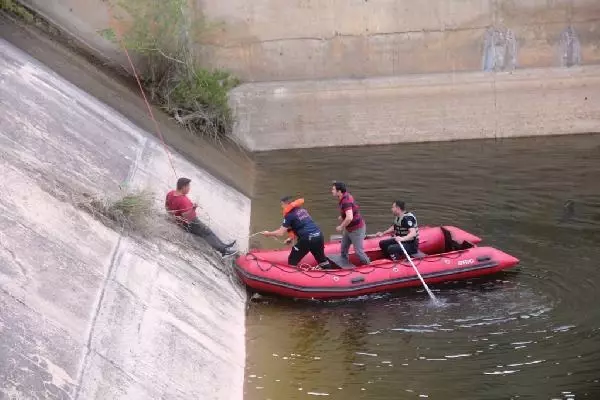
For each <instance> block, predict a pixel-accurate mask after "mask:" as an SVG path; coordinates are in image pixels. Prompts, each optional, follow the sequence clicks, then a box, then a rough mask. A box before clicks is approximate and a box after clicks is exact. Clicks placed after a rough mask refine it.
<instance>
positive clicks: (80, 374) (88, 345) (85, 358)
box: [74, 234, 123, 400]
mask: <svg viewBox="0 0 600 400" xmlns="http://www.w3.org/2000/svg"><path fill="white" fill-rule="evenodd" d="M122 238H123V235H122V234H119V239H118V240H117V244H116V246H115V249H114V250H113V254H112V256H111V260H110V264H109V269H108V272H107V274H106V277H105V278H104V282H103V283H102V290H101V291H100V298H99V299H98V303H97V304H96V308H95V309H94V315H93V317H92V321H91V324H90V330H89V333H88V337H87V341H86V345H85V347H86V352H85V354H84V356H83V361H82V365H81V368H80V369H79V372H78V373H77V380H76V385H77V386H76V387H77V388H76V389H75V397H74V398H75V400H77V399H79V394H80V392H81V383H82V380H83V375H84V374H85V371H86V370H87V368H88V364H89V359H90V354H91V352H92V351H94V352H95V353H96V354H97V352H96V351H95V350H93V349H92V340H93V337H94V331H95V328H96V322H97V320H98V316H99V315H100V310H101V309H102V302H103V301H104V296H105V295H106V288H107V286H108V283H109V281H111V277H112V273H113V271H114V270H115V269H116V265H117V259H118V257H117V255H118V254H119V250H120V248H121V240H122Z"/></svg>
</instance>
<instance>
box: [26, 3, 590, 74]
mask: <svg viewBox="0 0 600 400" xmlns="http://www.w3.org/2000/svg"><path fill="white" fill-rule="evenodd" d="M190 1H192V0H190ZM193 1H194V2H195V5H196V8H197V9H199V10H202V12H204V14H205V15H206V17H207V18H208V19H209V20H210V21H217V22H220V25H219V27H218V29H215V30H214V31H213V32H212V33H211V34H210V35H208V36H206V37H204V38H203V43H198V44H197V49H198V51H199V54H200V56H201V57H202V60H203V62H205V63H206V64H207V65H209V66H214V67H221V68H225V69H228V70H231V71H233V72H234V73H235V74H237V75H238V76H240V77H241V78H242V79H243V80H245V81H272V80H295V79H330V78H356V77H360V78H363V77H375V76H389V75H400V74H413V73H416V74H423V73H438V72H450V71H456V72H461V71H480V70H482V69H483V68H484V66H485V59H486V58H489V57H490V54H489V53H490V52H494V51H495V55H494V56H493V58H495V59H496V61H497V64H498V66H497V68H498V69H501V70H507V69H508V70H510V69H512V68H514V67H515V65H513V63H511V62H510V60H509V58H510V57H509V54H507V55H504V52H506V51H507V49H506V46H509V47H511V46H512V47H514V49H515V54H514V56H515V63H514V64H516V67H519V68H529V67H531V68H539V67H555V66H560V65H562V63H563V60H562V59H563V55H564V53H565V49H564V46H563V44H564V41H565V40H564V32H565V31H566V30H567V29H570V31H571V32H573V36H574V37H575V41H576V43H575V45H574V47H576V48H577V53H578V54H579V55H580V57H579V62H580V63H581V64H582V65H590V64H598V63H600V47H598V42H599V40H600V30H599V29H598V24H599V23H600V2H598V1H597V0H519V1H513V0H427V1H414V0H350V1H348V0H294V1H285V2H282V1H279V0H224V1H206V0H193ZM25 2H26V3H28V4H31V5H33V6H34V8H36V9H37V10H39V11H40V12H42V13H43V14H44V15H46V16H47V17H48V18H50V19H51V20H53V21H55V22H57V23H58V24H59V25H60V26H63V27H65V29H67V30H68V31H69V32H72V33H73V34H74V35H75V36H77V37H79V38H82V39H83V40H85V42H86V43H88V44H89V45H90V46H91V47H93V48H95V49H97V50H98V51H100V52H102V53H103V54H105V55H107V56H109V57H110V58H112V59H115V60H121V61H122V55H121V54H119V52H118V51H117V50H116V49H115V47H114V46H113V45H112V44H111V43H109V42H107V41H105V40H104V39H102V38H100V37H99V36H98V35H97V33H96V32H97V31H99V30H101V29H105V28H107V27H109V26H111V24H113V23H114V21H112V22H111V20H110V18H109V12H108V9H107V2H105V1H101V0H54V1H46V0H25ZM507 37H508V40H506V39H507ZM494 38H495V39H494ZM508 52H509V53H510V49H509V51H508Z"/></svg>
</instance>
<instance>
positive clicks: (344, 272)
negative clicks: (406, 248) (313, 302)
mask: <svg viewBox="0 0 600 400" xmlns="http://www.w3.org/2000/svg"><path fill="white" fill-rule="evenodd" d="M466 251H467V250H457V251H456V253H454V252H453V253H451V254H447V255H443V256H442V255H431V256H427V257H425V258H418V259H414V258H413V262H414V264H415V266H416V267H419V265H421V264H422V263H434V262H438V261H440V260H443V259H449V260H454V259H457V258H458V257H460V256H462V255H463V254H464V253H465V252H466ZM246 259H247V260H252V261H254V262H255V263H256V267H257V268H258V269H260V270H261V271H262V272H269V271H270V270H271V269H273V268H277V269H278V270H280V271H282V272H285V273H288V274H298V273H300V274H303V275H306V276H308V277H309V278H314V279H320V278H323V277H324V276H326V275H334V276H338V277H345V276H349V275H351V274H353V273H356V272H358V273H359V274H362V275H369V274H371V273H373V272H374V271H376V270H379V269H388V270H389V269H394V268H398V266H402V267H405V268H412V266H411V265H410V264H409V263H408V260H403V261H402V262H400V261H394V263H393V264H391V265H390V264H389V263H386V264H381V265H365V266H358V267H355V268H352V269H328V270H323V269H307V268H306V267H309V268H312V266H311V265H309V264H306V263H302V264H300V265H299V266H298V268H293V267H291V266H281V265H279V264H277V263H274V262H272V261H267V260H264V259H260V258H258V257H257V256H256V255H254V254H252V253H248V254H246ZM264 263H267V266H264Z"/></svg>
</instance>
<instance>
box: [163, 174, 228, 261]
mask: <svg viewBox="0 0 600 400" xmlns="http://www.w3.org/2000/svg"><path fill="white" fill-rule="evenodd" d="M190 182H191V180H190V179H188V178H179V179H178V180H177V189H176V190H171V191H170V192H169V193H167V198H166V199H165V208H166V209H167V212H168V213H169V214H170V215H173V216H174V217H175V219H176V220H177V223H179V224H180V225H182V226H183V227H184V228H185V229H186V230H188V231H189V232H191V233H193V234H194V235H198V236H200V237H202V238H203V239H204V240H206V242H207V243H208V244H209V245H211V246H212V247H213V248H214V249H215V250H217V251H218V252H220V253H221V255H223V256H226V255H229V254H234V253H235V251H233V250H231V249H230V248H231V247H232V246H233V245H234V244H235V240H234V241H233V242H231V243H229V244H225V243H223V242H222V241H221V239H219V238H218V237H217V235H215V234H214V233H213V231H212V230H211V229H210V228H209V227H208V226H206V225H204V224H203V223H202V221H200V220H199V219H198V216H197V215H196V208H197V207H198V205H197V204H194V203H192V202H191V200H190V199H189V198H188V197H187V194H188V193H189V192H190Z"/></svg>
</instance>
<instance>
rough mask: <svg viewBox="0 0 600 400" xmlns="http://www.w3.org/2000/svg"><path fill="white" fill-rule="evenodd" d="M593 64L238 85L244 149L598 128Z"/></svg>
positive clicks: (599, 89)
mask: <svg viewBox="0 0 600 400" xmlns="http://www.w3.org/2000/svg"><path fill="white" fill-rule="evenodd" d="M598 93H600V66H589V67H577V68H569V69H567V68H551V69H550V68H549V69H527V70H517V71H515V72H513V73H484V72H474V73H461V74H434V75H431V74H430V75H412V76H401V77H386V78H371V79H360V80H358V79H357V80H325V81H294V82H271V83H252V84H244V85H242V86H240V87H238V88H236V89H235V90H234V91H233V92H232V93H231V96H230V103H231V105H232V107H233V108H234V109H235V112H236V115H237V116H238V122H237V125H236V127H235V132H234V135H235V137H236V138H237V139H238V140H239V141H240V143H241V144H242V145H243V146H245V147H246V148H248V149H249V150H251V151H266V150H276V149H289V148H310V147H328V146H354V145H372V144H387V143H402V142H427V141H445V140H457V139H478V138H494V137H517V136H535V135H553V134H574V133H589V132H597V131H600V95H598Z"/></svg>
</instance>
